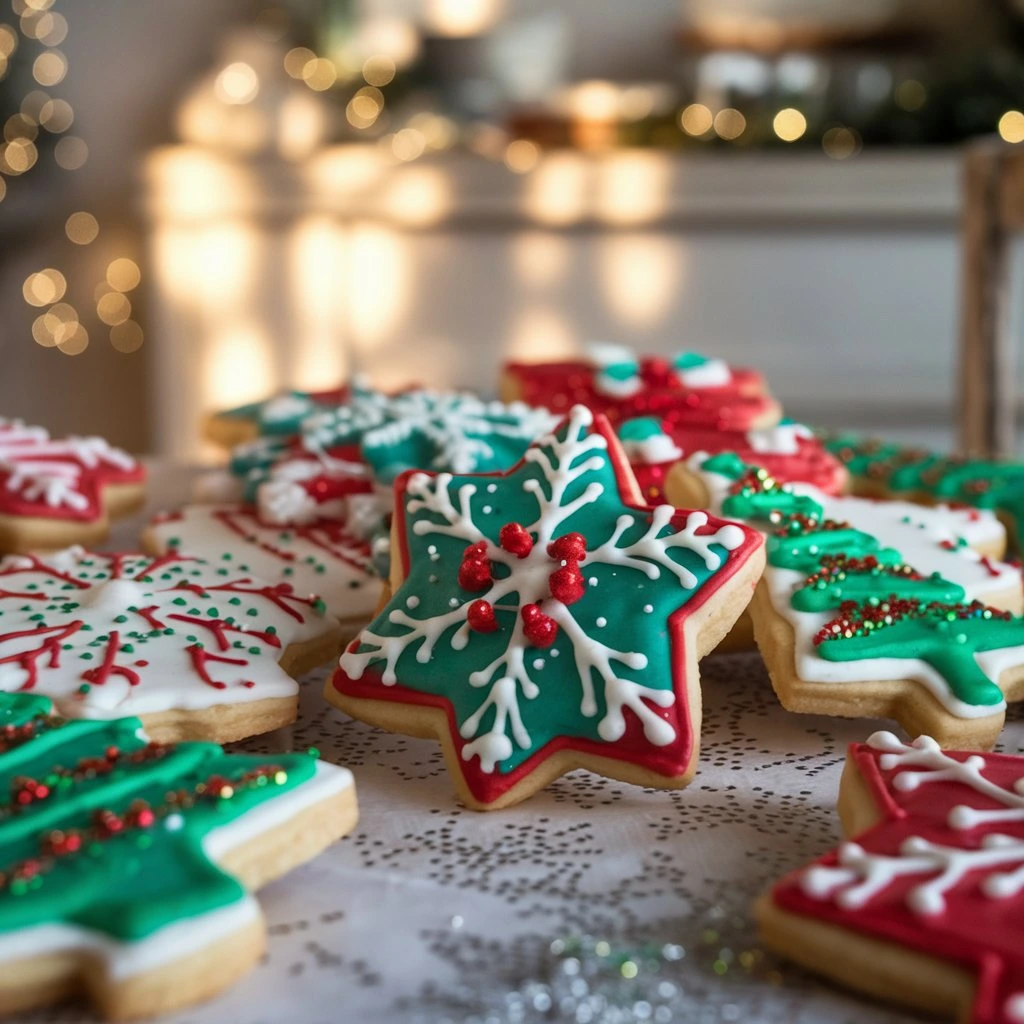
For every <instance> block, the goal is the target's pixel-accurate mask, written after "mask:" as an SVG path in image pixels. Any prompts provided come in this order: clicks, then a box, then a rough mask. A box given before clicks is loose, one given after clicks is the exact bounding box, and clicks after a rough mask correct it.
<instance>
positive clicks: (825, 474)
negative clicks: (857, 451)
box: [617, 416, 847, 502]
mask: <svg viewBox="0 0 1024 1024" xmlns="http://www.w3.org/2000/svg"><path fill="white" fill-rule="evenodd" d="M617 432H618V435H619V440H620V441H621V442H622V447H623V448H624V449H625V452H626V456H627V458H628V459H629V464H630V465H631V466H632V467H633V472H634V473H635V474H636V479H637V483H639V484H640V490H641V492H642V493H643V495H644V499H645V500H646V501H651V502H657V501H664V500H665V477H666V476H667V475H668V473H669V471H670V470H671V469H672V467H673V466H674V465H675V464H676V463H677V462H678V461H679V460H680V459H682V458H689V457H691V456H693V455H696V454H697V453H698V452H705V453H707V454H708V455H717V454H719V453H720V452H735V453H736V454H737V455H738V456H739V457H740V458H741V459H743V460H744V461H745V462H752V463H757V465H759V466H762V467H763V468H764V469H766V470H768V472H769V473H771V475H772V476H773V477H774V478H775V479H776V480H778V481H779V482H780V483H787V484H788V483H804V484H811V485H812V486H813V487H816V488H818V490H819V491H823V492H824V493H825V494H842V493H843V492H844V490H845V489H846V484H847V472H846V469H845V468H844V467H843V464H842V463H841V462H840V461H839V460H838V459H837V458H836V457H835V456H834V455H831V454H830V453H829V452H827V451H825V449H824V447H823V446H822V444H821V442H820V441H818V440H817V438H815V437H814V433H813V431H811V430H810V428H808V427H805V426H804V425H803V424H801V423H794V422H793V421H792V420H787V419H783V420H781V421H780V422H779V423H777V424H776V425H775V426H773V427H765V428H764V429H761V430H746V431H744V430H713V429H707V428H700V427H689V426H679V425H677V426H674V427H673V426H670V425H669V424H667V423H665V422H664V421H662V420H661V419H660V418H659V417H657V416H639V417H635V418H633V419H628V420H623V422H621V423H620V424H619V425H618V428H617Z"/></svg>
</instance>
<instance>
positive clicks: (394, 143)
mask: <svg viewBox="0 0 1024 1024" xmlns="http://www.w3.org/2000/svg"><path fill="white" fill-rule="evenodd" d="M426 148H427V140H426V139H425V138H423V132H420V131H417V130H416V129H415V128H403V129H402V130H401V131H400V132H395V137H394V138H393V139H392V140H391V151H392V152H393V153H394V154H395V156H397V157H398V159H399V160H405V161H409V160H416V159H418V158H419V157H421V156H422V155H423V151H424V150H425V149H426Z"/></svg>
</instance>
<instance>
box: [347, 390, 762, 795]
mask: <svg viewBox="0 0 1024 1024" xmlns="http://www.w3.org/2000/svg"><path fill="white" fill-rule="evenodd" d="M393 536H394V538H395V541H394V545H395V550H396V552H397V557H396V558H395V559H394V560H393V563H392V575H391V596H390V600H389V601H388V603H387V605H386V606H385V607H384V608H383V609H382V610H381V611H380V613H379V614H378V615H377V617H376V618H375V619H374V620H373V621H372V622H371V623H370V625H369V626H367V627H366V629H364V630H363V631H362V632H361V633H360V634H359V636H358V637H357V638H356V639H355V640H354V641H353V642H352V643H351V644H350V645H349V647H348V649H347V650H346V652H345V654H344V655H343V656H342V659H341V665H340V667H339V669H338V671H337V672H336V673H335V676H334V678H333V680H332V681H331V682H330V683H329V684H328V687H327V698H328V700H330V701H332V702H333V703H335V704H337V705H338V706H339V707H341V708H342V709H343V710H345V711H347V712H348V713H349V714H351V715H353V716H354V717H357V718H360V719H363V720H365V721H367V722H371V723H374V724H378V725H381V726H383V727H384V728H388V729H393V730H395V731H399V732H407V733H410V734H412V735H437V736H438V737H439V738H440V739H441V742H442V744H443V746H444V750H445V754H446V758H447V760H448V764H449V768H450V769H451V771H452V774H453V776H454V777H455V782H456V787H457V789H458V792H459V795H460V796H461V797H462V799H463V800H464V801H465V802H466V803H467V804H469V805H470V806H472V807H476V808H493V807H501V806H506V805H508V804H511V803H514V802H516V801H518V800H522V799H524V798H525V797H527V796H529V795H530V794H531V793H532V792H534V791H535V790H537V789H539V788H542V787H543V786H545V785H547V784H548V783H549V782H551V781H552V780H553V779H555V778H557V777H558V776H559V775H562V774H563V773H565V772H567V771H570V770H572V769H573V768H578V767H584V768H590V769H591V770H593V771H597V772H600V773H602V774H604V775H607V776H610V777H613V778H619V779H623V780H625V781H630V782H635V783H638V784H641V785H649V786H658V787H663V788H674V787H679V786H682V785H685V784H686V783H687V782H688V781H689V779H690V777H691V776H692V774H693V771H694V769H695V765H696V758H697V747H698V736H699V727H700V701H699V689H698V674H697V661H698V659H699V658H700V657H701V656H702V655H703V654H704V653H706V652H707V651H708V650H710V649H711V647H713V646H714V644H715V643H716V642H717V641H718V640H719V639H720V637H721V635H722V634H723V633H724V632H725V631H726V630H727V629H728V628H729V626H730V625H731V624H732V622H733V620H734V619H735V618H736V616H737V615H738V614H739V611H740V610H741V609H742V607H743V605H744V604H745V603H746V601H747V599H748V596H749V593H750V590H751V588H752V587H753V585H754V581H755V580H756V578H757V576H758V574H759V573H760V570H761V565H762V542H761V538H760V536H759V535H758V533H757V532H756V531H754V530H751V529H747V528H744V527H742V526H738V525H735V524H729V523H725V522H723V521H722V520H720V519H715V518H713V517H710V516H708V515H707V514H706V513H704V512H686V511H680V510H677V509H674V508H671V507H670V506H667V505H660V506H657V507H650V506H645V505H643V504H642V503H641V501H640V497H639V493H638V491H637V488H636V483H635V480H634V478H633V477H632V475H631V474H630V472H629V467H628V465H627V464H626V461H625V459H624V457H623V454H622V451H621V449H620V447H619V445H618V443H617V441H616V440H615V437H614V434H613V432H612V430H611V428H610V427H609V425H608V424H607V422H606V421H604V420H603V418H598V420H597V422H596V423H595V422H594V418H593V416H592V414H591V413H590V412H589V410H587V409H585V408H583V407H582V406H577V407H575V408H573V409H572V410H571V411H570V414H569V416H568V419H567V420H566V421H564V422H563V423H562V424H561V426H559V427H558V429H557V430H556V431H555V432H554V433H551V434H548V435H545V436H544V437H542V438H540V439H539V440H538V441H536V442H535V443H534V444H533V445H532V446H531V447H530V449H529V450H528V451H527V453H526V456H525V459H524V460H523V461H522V462H521V463H520V464H519V465H518V466H517V467H515V468H514V469H512V470H511V471H509V472H508V473H506V474H504V475H493V476H488V475H452V474H450V473H440V474H436V475H433V474H427V473H421V472H413V473H409V474H406V475H404V476H402V477H400V478H399V480H398V482H397V484H396V513H395V525H394V530H393Z"/></svg>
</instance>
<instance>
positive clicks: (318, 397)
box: [203, 387, 348, 448]
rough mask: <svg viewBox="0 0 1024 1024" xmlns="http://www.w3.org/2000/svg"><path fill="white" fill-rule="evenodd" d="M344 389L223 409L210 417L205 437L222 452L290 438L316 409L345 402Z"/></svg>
mask: <svg viewBox="0 0 1024 1024" xmlns="http://www.w3.org/2000/svg"><path fill="white" fill-rule="evenodd" d="M347 394H348V388H347V387H338V388H334V389H332V390H329V391H285V392H283V393H282V394H279V395H273V396H272V397H270V398H266V399H264V400H263V401H260V402H249V403H248V404H247V405H240V406H237V407H236V408H234V409H223V410H221V411H220V412H216V413H214V414H213V415H212V416H210V417H209V418H208V419H207V421H206V424H205V427H204V431H203V432H204V434H205V435H206V437H207V438H208V439H209V440H210V441H213V442H214V443H215V444H219V445H222V446H223V447H225V448H233V447H234V446H235V445H238V444H244V443H245V442H246V441H253V440H255V439H256V438H257V437H292V436H294V435H295V434H297V433H298V432H299V430H300V429H301V427H302V421H303V420H304V419H305V418H306V417H307V416H309V415H310V414H311V413H314V412H316V411H317V409H320V408H323V407H326V406H331V405H337V404H338V403H339V402H342V401H344V400H345V397H346V395H347Z"/></svg>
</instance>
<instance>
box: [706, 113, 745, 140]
mask: <svg viewBox="0 0 1024 1024" xmlns="http://www.w3.org/2000/svg"><path fill="white" fill-rule="evenodd" d="M714 128H715V132H716V133H717V135H718V137H719V138H720V139H725V140H726V141H727V142H731V141H732V140H733V139H738V138H739V137H740V136H741V135H742V134H743V133H744V132H745V131H746V129H747V119H746V118H745V117H744V116H743V115H742V114H741V113H740V112H739V111H738V110H736V108H735V107H726V108H725V109H724V110H720V111H719V112H718V113H717V114H715V120H714Z"/></svg>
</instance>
